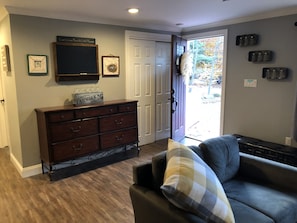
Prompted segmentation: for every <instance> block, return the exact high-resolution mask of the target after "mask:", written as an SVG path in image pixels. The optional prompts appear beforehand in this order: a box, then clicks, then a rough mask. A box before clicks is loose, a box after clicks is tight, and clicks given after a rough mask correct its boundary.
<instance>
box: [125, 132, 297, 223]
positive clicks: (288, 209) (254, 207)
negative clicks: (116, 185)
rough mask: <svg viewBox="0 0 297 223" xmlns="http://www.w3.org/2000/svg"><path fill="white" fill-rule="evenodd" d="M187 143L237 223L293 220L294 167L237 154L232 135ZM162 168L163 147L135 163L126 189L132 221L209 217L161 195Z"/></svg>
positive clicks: (296, 201)
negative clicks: (213, 175)
mask: <svg viewBox="0 0 297 223" xmlns="http://www.w3.org/2000/svg"><path fill="white" fill-rule="evenodd" d="M230 140H231V141H232V142H231V144H230V142H229V141H230ZM230 145H231V146H230ZM210 147H212V151H217V152H216V154H215V155H213V154H210V153H209V152H208V149H209V148H210ZM234 147H235V152H234ZM189 148H191V149H192V150H193V151H194V152H196V153H197V154H198V155H199V156H200V157H201V158H202V159H203V160H204V161H205V162H206V163H207V164H208V165H209V166H210V167H211V168H212V169H213V170H214V172H215V173H216V175H217V176H218V178H219V180H220V182H221V183H222V186H223V188H224V190H225V193H226V196H227V198H228V200H229V202H230V205H231V208H232V211H233V214H234V218H235V221H236V223H297V168H296V167H292V166H288V165H284V164H280V163H277V162H274V161H270V160H267V159H263V158H259V157H256V156H253V155H249V154H244V153H240V152H239V150H238V143H237V141H236V139H235V137H234V136H229V135H228V136H221V137H217V138H214V139H209V140H206V141H205V142H203V143H201V144H200V145H199V146H190V147H189ZM232 153H233V155H232ZM236 153H238V156H239V167H238V169H237V170H236V174H235V175H234V176H231V175H230V172H232V171H233V172H234V167H233V166H232V165H231V164H232V162H229V161H230V160H231V159H232V156H234V154H235V156H236ZM212 156H215V157H212ZM232 168H233V170H232ZM165 169H166V151H164V152H161V153H159V154H156V155H155V156H154V157H153V158H152V160H151V161H148V162H146V163H143V164H140V165H137V166H134V167H133V179H134V184H133V185H131V186H130V189H129V191H130V197H131V201H132V205H133V209H134V215H135V223H186V222H187V223H189V222H190V223H192V222H193V223H194V222H195V223H203V222H207V221H206V220H203V219H202V218H200V217H198V216H197V215H194V214H192V213H190V212H187V211H184V210H182V209H179V208H177V207H176V206H174V205H173V204H171V203H170V202H169V201H168V200H167V199H166V198H165V196H164V195H163V194H162V191H161V189H160V186H161V185H162V184H163V178H164V172H165ZM230 170H231V171H230ZM228 175H229V176H228Z"/></svg>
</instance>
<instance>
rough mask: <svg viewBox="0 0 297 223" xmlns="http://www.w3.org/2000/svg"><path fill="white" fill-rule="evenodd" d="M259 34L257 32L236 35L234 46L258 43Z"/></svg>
mask: <svg viewBox="0 0 297 223" xmlns="http://www.w3.org/2000/svg"><path fill="white" fill-rule="evenodd" d="M258 40H259V36H258V35H257V34H246V35H239V36H236V46H254V45H257V44H258Z"/></svg>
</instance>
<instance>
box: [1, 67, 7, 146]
mask: <svg viewBox="0 0 297 223" xmlns="http://www.w3.org/2000/svg"><path fill="white" fill-rule="evenodd" d="M2 75H3V72H1V71H0V148H4V147H6V146H8V140H7V131H6V119H5V103H4V102H5V101H4V96H3V88H2V86H3V83H2Z"/></svg>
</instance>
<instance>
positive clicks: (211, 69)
mask: <svg viewBox="0 0 297 223" xmlns="http://www.w3.org/2000/svg"><path fill="white" fill-rule="evenodd" d="M187 44H188V45H187V50H188V52H189V53H190V55H191V57H190V58H191V60H192V62H193V63H192V65H193V66H192V68H193V71H192V74H191V76H190V78H189V80H188V83H187V95H186V137H188V138H192V139H195V140H199V141H203V140H205V139H208V138H212V137H216V136H219V135H220V125H221V120H220V118H221V98H222V81H223V78H222V77H223V60H224V58H223V57H224V36H215V37H208V38H199V39H195V40H188V43H187Z"/></svg>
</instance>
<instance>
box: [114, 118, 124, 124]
mask: <svg viewBox="0 0 297 223" xmlns="http://www.w3.org/2000/svg"><path fill="white" fill-rule="evenodd" d="M114 123H115V124H116V125H122V124H123V119H121V120H117V119H116V120H114Z"/></svg>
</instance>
